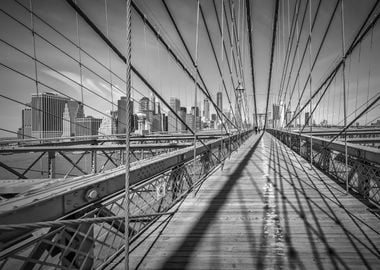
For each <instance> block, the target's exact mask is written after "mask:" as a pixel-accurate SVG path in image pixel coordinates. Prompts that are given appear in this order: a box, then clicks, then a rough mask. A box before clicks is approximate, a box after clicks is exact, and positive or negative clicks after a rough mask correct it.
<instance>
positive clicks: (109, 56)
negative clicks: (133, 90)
mask: <svg viewBox="0 0 380 270" xmlns="http://www.w3.org/2000/svg"><path fill="white" fill-rule="evenodd" d="M104 6H105V13H106V37H107V38H109V23H108V4H107V0H104ZM108 68H109V70H110V83H109V84H110V89H111V110H112V111H113V110H114V108H113V105H114V103H113V82H112V59H111V48H110V47H108Z"/></svg>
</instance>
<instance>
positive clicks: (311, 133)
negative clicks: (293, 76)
mask: <svg viewBox="0 0 380 270" xmlns="http://www.w3.org/2000/svg"><path fill="white" fill-rule="evenodd" d="M311 31H312V26H311V0H309V40H310V42H309V68H310V79H309V87H310V116H309V126H310V164H311V165H313V118H312V117H311V111H312V109H313V106H312V103H313V98H312V95H313V91H312V89H311V88H312V74H311V72H312V64H311V61H312V59H311V53H312V48H311V45H312V40H311ZM299 102H300V101H299Z"/></svg>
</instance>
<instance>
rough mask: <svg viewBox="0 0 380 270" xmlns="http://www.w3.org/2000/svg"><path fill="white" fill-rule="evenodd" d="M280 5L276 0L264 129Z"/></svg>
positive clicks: (265, 122) (266, 111)
mask: <svg viewBox="0 0 380 270" xmlns="http://www.w3.org/2000/svg"><path fill="white" fill-rule="evenodd" d="M278 6H279V0H276V5H275V8H274V18H273V31H272V45H271V52H270V62H269V75H268V90H267V101H266V106H265V121H264V130H265V129H266V126H267V118H268V104H269V95H270V89H271V82H272V67H273V56H274V46H275V44H276V33H277V20H278Z"/></svg>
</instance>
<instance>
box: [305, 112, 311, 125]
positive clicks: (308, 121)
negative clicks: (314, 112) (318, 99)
mask: <svg viewBox="0 0 380 270" xmlns="http://www.w3.org/2000/svg"><path fill="white" fill-rule="evenodd" d="M309 117H310V113H309V112H306V113H305V126H309V125H310V123H311V121H310V120H311V118H310V119H309Z"/></svg>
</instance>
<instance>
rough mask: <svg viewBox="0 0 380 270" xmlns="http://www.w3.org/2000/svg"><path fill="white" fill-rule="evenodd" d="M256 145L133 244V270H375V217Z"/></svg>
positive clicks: (291, 161)
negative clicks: (168, 219)
mask: <svg viewBox="0 0 380 270" xmlns="http://www.w3.org/2000/svg"><path fill="white" fill-rule="evenodd" d="M256 140H257V137H255V136H254V137H252V138H251V139H249V140H248V141H247V142H246V143H245V144H244V145H243V146H242V147H241V149H240V150H239V151H238V152H237V153H235V154H233V155H232V157H231V159H230V160H229V161H227V162H226V163H225V165H224V170H223V171H220V170H219V171H218V172H216V173H215V174H214V175H212V176H211V177H209V179H207V181H206V182H205V183H203V185H202V186H201V188H200V190H199V191H198V192H197V193H194V194H190V195H189V196H188V197H187V198H186V200H185V201H184V202H183V203H182V205H181V206H180V208H179V210H178V212H177V213H176V214H175V215H174V216H173V217H172V218H171V219H170V222H165V218H162V219H160V220H159V223H158V225H156V226H153V227H152V228H150V229H149V230H147V231H146V233H145V234H144V235H143V236H142V237H141V238H144V237H145V236H146V237H147V239H145V241H143V242H141V243H138V241H137V243H134V245H133V247H132V253H131V256H130V261H131V265H130V266H131V269H135V268H136V267H139V269H262V268H270V269H272V268H273V269H278V268H285V269H334V268H347V269H377V268H378V266H379V263H380V226H379V224H380V215H378V214H375V213H372V212H371V211H369V209H368V206H366V205H364V204H363V203H362V202H360V201H359V200H357V199H356V198H354V197H353V196H351V195H346V194H345V191H344V189H343V188H342V187H340V186H339V185H338V184H337V183H335V182H334V181H333V180H332V179H330V178H329V177H327V176H326V175H324V174H323V173H322V172H320V171H318V170H316V169H315V168H313V167H311V166H310V165H309V164H308V163H307V162H306V161H305V160H303V159H302V158H300V157H299V156H297V155H296V154H294V152H292V151H291V150H290V149H289V148H287V147H286V146H284V145H283V144H281V143H280V142H279V141H277V140H276V139H274V138H273V137H272V136H271V135H268V134H266V135H264V137H263V139H262V141H261V142H260V143H259V144H258V145H257V148H256V149H255V150H252V145H253V144H254V142H255V141H256ZM113 266H115V265H113ZM115 267H116V268H115V269H123V267H124V266H123V265H122V264H119V265H116V266H115Z"/></svg>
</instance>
